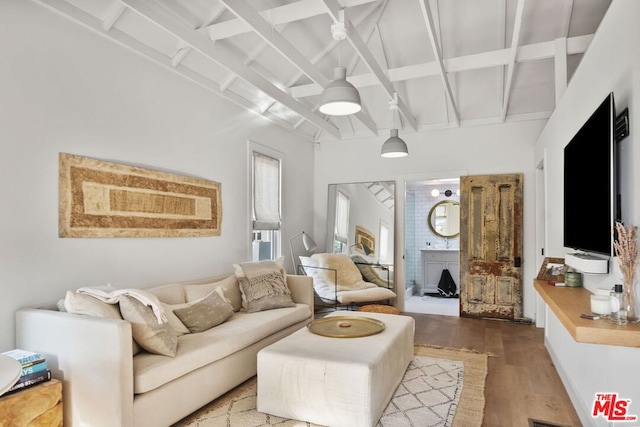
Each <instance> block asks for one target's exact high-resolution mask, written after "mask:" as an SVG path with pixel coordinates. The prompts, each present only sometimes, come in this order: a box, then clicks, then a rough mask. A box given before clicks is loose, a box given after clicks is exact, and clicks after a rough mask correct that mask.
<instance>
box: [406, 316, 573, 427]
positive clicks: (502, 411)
mask: <svg viewBox="0 0 640 427" xmlns="http://www.w3.org/2000/svg"><path fill="white" fill-rule="evenodd" d="M406 314H407V315H409V316H411V317H413V318H414V319H415V321H416V333H415V343H416V344H430V345H438V346H443V347H454V348H467V349H473V350H477V351H480V352H483V353H493V354H494V355H495V356H496V357H490V358H489V372H488V375H487V382H486V390H485V399H486V404H485V412H484V422H483V426H484V427H528V426H529V422H528V419H529V418H532V419H535V420H539V421H545V422H549V423H555V424H560V425H563V426H572V427H580V426H581V425H582V424H581V422H580V419H579V418H578V415H577V414H576V412H575V410H574V409H573V406H572V404H571V401H570V400H569V396H568V395H567V392H566V390H565V388H564V386H563V384H562V382H561V381H560V377H559V376H558V373H557V372H556V370H555V367H554V365H553V362H552V361H551V357H550V356H549V353H548V352H547V349H546V348H545V346H544V335H543V334H544V330H543V329H540V328H536V327H535V326H534V325H524V324H516V323H511V322H505V321H499V320H482V319H471V318H462V317H452V316H438V315H431V314H415V313H406Z"/></svg>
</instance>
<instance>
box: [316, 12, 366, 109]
mask: <svg viewBox="0 0 640 427" xmlns="http://www.w3.org/2000/svg"><path fill="white" fill-rule="evenodd" d="M331 35H332V36H333V39H334V40H338V64H339V65H338V67H336V68H335V69H334V70H333V81H332V82H331V83H329V85H328V86H327V87H326V88H324V90H323V91H322V95H320V108H319V110H320V112H321V113H323V114H327V115H330V116H348V115H349V114H355V113H357V112H359V111H360V110H362V104H361V103H360V93H358V89H356V88H355V86H353V85H352V84H351V83H349V82H348V81H347V69H346V68H345V67H343V66H342V48H341V46H342V40H344V39H346V38H347V35H348V33H347V28H346V27H345V25H344V9H341V10H340V21H339V22H336V23H335V24H333V25H332V26H331Z"/></svg>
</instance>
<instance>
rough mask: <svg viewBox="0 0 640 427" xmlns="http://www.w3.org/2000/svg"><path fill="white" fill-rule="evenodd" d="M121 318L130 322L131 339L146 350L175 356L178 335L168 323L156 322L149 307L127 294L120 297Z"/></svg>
mask: <svg viewBox="0 0 640 427" xmlns="http://www.w3.org/2000/svg"><path fill="white" fill-rule="evenodd" d="M120 312H121V313H122V318H123V319H124V320H126V321H128V322H129V323H131V333H132V334H133V339H134V340H135V341H136V342H137V343H138V344H140V347H142V348H144V349H145V350H147V351H148V352H151V353H156V354H162V355H164V356H175V354H176V348H177V345H178V336H177V335H176V333H175V332H174V331H173V329H172V328H171V326H170V325H169V323H166V322H165V323H158V319H157V318H156V316H155V315H154V313H153V310H152V309H151V307H148V306H146V305H144V304H143V303H141V302H140V301H138V300H137V299H135V298H132V297H130V296H127V295H123V296H122V297H120Z"/></svg>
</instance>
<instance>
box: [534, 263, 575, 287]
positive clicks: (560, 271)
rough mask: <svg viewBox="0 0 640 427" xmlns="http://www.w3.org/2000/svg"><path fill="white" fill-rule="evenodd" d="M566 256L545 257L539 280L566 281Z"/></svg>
mask: <svg viewBox="0 0 640 427" xmlns="http://www.w3.org/2000/svg"><path fill="white" fill-rule="evenodd" d="M567 268H568V267H567V266H566V265H565V263H564V258H545V259H544V261H543V262H542V266H541V267H540V271H539V272H538V277H537V279H538V280H546V281H547V282H555V283H564V273H566V272H567Z"/></svg>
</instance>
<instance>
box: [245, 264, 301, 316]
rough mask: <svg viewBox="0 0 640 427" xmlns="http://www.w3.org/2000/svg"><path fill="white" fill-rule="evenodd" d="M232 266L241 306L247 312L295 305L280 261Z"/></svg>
mask: <svg viewBox="0 0 640 427" xmlns="http://www.w3.org/2000/svg"><path fill="white" fill-rule="evenodd" d="M234 268H235V270H236V273H235V274H236V278H237V279H238V283H239V284H240V293H241V294H242V308H243V309H244V310H245V311H246V312H247V313H254V312H256V311H263V310H271V309H274V308H281V307H293V306H294V305H295V303H294V302H293V300H292V299H291V291H290V290H289V287H288V286H287V281H286V279H285V276H286V272H285V271H284V266H283V264H282V263H281V262H274V261H258V262H246V263H242V264H234Z"/></svg>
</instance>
